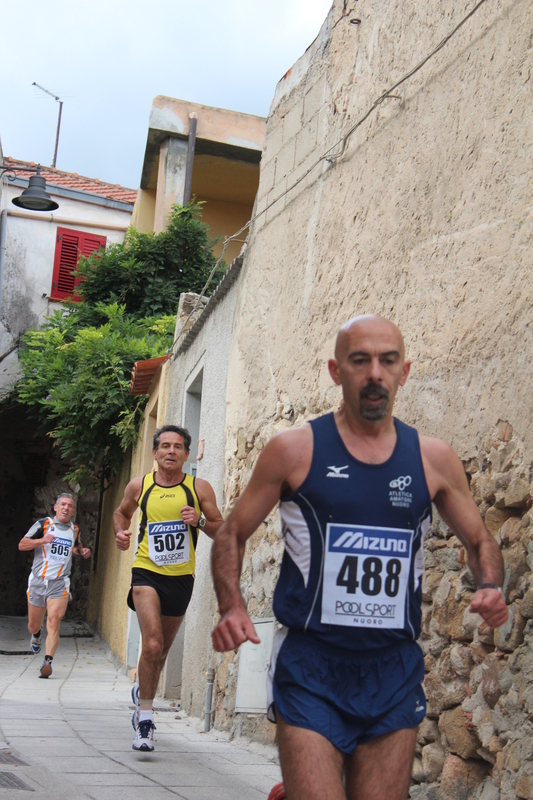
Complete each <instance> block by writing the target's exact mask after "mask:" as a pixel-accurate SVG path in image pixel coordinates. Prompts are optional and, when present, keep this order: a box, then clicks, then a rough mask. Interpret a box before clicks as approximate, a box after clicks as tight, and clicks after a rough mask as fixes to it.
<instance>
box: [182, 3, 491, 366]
mask: <svg viewBox="0 0 533 800" xmlns="http://www.w3.org/2000/svg"><path fill="white" fill-rule="evenodd" d="M486 1H487V0H479V2H478V3H476V5H475V6H474V7H473V8H472V9H471V10H470V11H469V12H468V14H467V15H466V16H465V17H463V19H462V20H461V21H460V22H459V23H458V24H457V25H456V26H455V27H454V28H453V29H452V30H451V31H450V32H449V33H448V34H447V35H446V36H445V37H444V39H441V41H440V42H439V43H438V44H437V45H436V46H435V47H434V48H433V50H431V51H430V52H429V53H428V54H427V55H426V56H425V57H424V58H423V59H422V60H421V61H419V62H418V64H417V65H416V66H414V67H413V68H412V69H410V70H409V72H406V74H405V75H404V76H403V77H402V78H400V80H399V81H396V83H394V84H393V85H392V86H390V87H389V88H388V89H386V91H384V92H383V94H381V95H380V96H379V97H378V98H376V100H374V102H373V103H372V105H371V106H370V107H369V108H368V109H367V111H366V112H365V113H364V114H363V115H362V116H361V117H359V119H358V120H357V122H355V123H354V124H353V125H352V127H351V128H350V129H349V130H348V131H347V132H346V133H345V134H344V135H343V136H342V138H341V139H339V140H338V141H337V142H335V144H333V145H332V146H331V147H329V148H328V149H327V150H326V152H325V153H323V154H322V155H321V156H320V157H319V158H317V160H316V161H315V162H314V163H313V164H311V166H310V167H309V169H307V170H306V171H305V172H304V174H303V175H301V176H300V177H299V178H298V180H296V181H295V182H294V183H293V184H291V185H290V186H289V187H288V188H287V189H285V190H284V191H283V192H282V193H281V194H280V195H278V197H276V198H275V199H274V200H272V201H271V202H270V203H269V204H268V205H267V206H265V208H263V209H262V210H261V211H259V212H258V213H257V214H255V215H254V216H253V217H252V218H251V219H250V220H248V222H246V223H245V224H244V225H243V226H242V228H240V229H239V230H238V231H237V232H236V233H234V234H233V235H232V236H228V237H226V239H225V240H224V246H223V248H222V252H221V253H220V255H219V257H218V258H217V260H216V263H215V266H214V267H213V269H212V270H211V272H210V274H209V277H208V279H207V281H206V283H205V286H204V288H203V289H202V292H201V294H200V295H199V296H198V299H197V301H196V303H195V305H194V308H193V309H192V311H191V312H190V314H189V315H188V316H187V318H186V319H185V321H184V322H183V324H182V325H181V327H180V330H179V331H178V333H177V334H176V337H175V338H174V341H173V342H172V346H171V347H170V348H169V349H168V351H167V353H168V355H170V356H171V357H172V356H173V355H174V347H175V345H176V342H177V341H178V340H179V339H180V337H181V335H182V334H183V332H184V331H185V329H186V326H187V323H188V322H189V320H190V319H191V317H192V316H193V315H194V314H195V313H196V311H197V309H198V307H199V305H200V303H201V301H202V299H203V298H204V297H205V293H206V291H207V289H208V287H209V284H210V283H211V281H212V279H213V276H214V274H215V272H216V271H217V269H218V266H219V264H220V262H221V261H222V259H223V257H224V253H225V252H226V249H227V247H228V245H229V243H230V242H233V241H235V240H236V239H237V237H238V236H240V235H241V233H243V232H244V231H245V230H246V229H247V228H249V227H250V225H252V224H253V223H254V222H255V221H256V220H257V219H259V217H262V216H263V214H266V212H267V211H268V210H269V209H270V208H272V206H274V205H275V204H276V203H278V202H279V201H280V200H281V199H282V198H283V197H285V195H287V194H289V192H292V190H293V189H295V188H296V187H297V186H298V185H299V184H300V183H301V182H302V181H303V180H305V178H307V176H308V175H309V174H310V173H311V172H313V170H314V169H316V167H318V165H319V164H321V163H322V161H326V162H329V163H332V162H333V161H336V160H337V159H339V158H342V156H343V155H344V153H345V151H346V145H347V144H348V140H349V139H350V137H351V136H352V134H353V133H354V132H355V131H356V130H357V129H358V128H359V127H360V126H361V125H362V124H363V122H365V120H367V119H368V117H369V116H370V115H371V114H372V113H373V112H374V111H375V110H376V109H377V108H378V106H380V105H381V103H382V102H383V101H384V100H386V99H387V98H388V97H390V96H391V94H392V92H394V91H395V90H396V89H397V88H398V87H399V86H401V85H402V83H405V82H406V81H407V80H409V78H412V77H413V75H416V73H417V72H419V71H420V70H421V69H422V67H423V66H424V65H425V64H427V62H428V61H429V60H430V59H431V58H433V56H434V55H436V54H437V53H438V52H439V50H442V48H443V47H444V46H445V45H446V44H447V43H448V42H449V41H450V39H452V37H453V36H455V34H456V33H457V32H458V31H459V29H460V28H462V27H463V25H464V24H465V23H466V22H468V20H469V19H470V18H471V17H473V16H474V14H475V13H476V11H478V9H479V8H481V6H482V5H483V4H484V3H486ZM338 148H340V149H338Z"/></svg>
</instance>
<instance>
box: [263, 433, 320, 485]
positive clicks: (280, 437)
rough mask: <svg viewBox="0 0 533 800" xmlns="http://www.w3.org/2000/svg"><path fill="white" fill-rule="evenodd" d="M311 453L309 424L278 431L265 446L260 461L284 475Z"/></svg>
mask: <svg viewBox="0 0 533 800" xmlns="http://www.w3.org/2000/svg"><path fill="white" fill-rule="evenodd" d="M312 451H313V431H312V429H311V426H310V425H309V423H305V424H304V425H299V426H298V427H295V428H287V429H286V430H284V431H280V432H279V433H277V434H275V436H273V437H272V439H270V441H269V442H268V443H267V444H266V445H265V447H264V448H263V450H262V452H261V454H260V461H261V462H262V463H263V464H264V465H265V466H274V465H276V466H277V467H279V468H280V469H281V470H282V471H283V472H284V473H285V474H289V473H290V472H292V471H293V470H294V469H295V468H297V467H298V466H299V465H300V464H301V462H302V461H304V460H305V459H306V458H307V457H308V456H309V454H312Z"/></svg>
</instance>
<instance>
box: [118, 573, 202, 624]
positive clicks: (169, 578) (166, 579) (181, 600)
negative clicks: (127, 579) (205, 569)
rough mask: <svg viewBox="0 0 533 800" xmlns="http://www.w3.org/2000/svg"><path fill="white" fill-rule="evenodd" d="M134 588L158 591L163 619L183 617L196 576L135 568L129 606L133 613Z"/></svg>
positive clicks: (132, 574)
mask: <svg viewBox="0 0 533 800" xmlns="http://www.w3.org/2000/svg"><path fill="white" fill-rule="evenodd" d="M134 586H151V587H152V588H153V589H155V590H156V592H157V594H158V596H159V600H160V602H161V615H162V616H163V617H182V616H183V615H184V614H185V612H186V611H187V606H188V605H189V603H190V600H191V595H192V590H193V588H194V576H193V575H161V574H160V573H159V572H153V571H152V570H151V569H142V567H134V568H133V569H132V571H131V589H130V591H129V594H128V606H129V607H130V608H131V609H132V610H133V611H135V606H134V604H133V596H132V595H133V591H132V590H133V587H134Z"/></svg>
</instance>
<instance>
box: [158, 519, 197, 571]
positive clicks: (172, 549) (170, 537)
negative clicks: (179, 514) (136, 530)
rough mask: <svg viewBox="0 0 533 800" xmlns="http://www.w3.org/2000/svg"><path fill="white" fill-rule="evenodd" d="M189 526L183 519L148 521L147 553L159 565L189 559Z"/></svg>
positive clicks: (182, 561) (162, 565)
mask: <svg viewBox="0 0 533 800" xmlns="http://www.w3.org/2000/svg"><path fill="white" fill-rule="evenodd" d="M189 540H190V537H189V527H188V525H187V523H185V522H183V520H169V521H168V522H149V523H148V555H149V557H150V560H151V561H153V562H154V564H157V565H158V566H159V567H165V566H168V565H170V564H185V563H186V562H187V561H188V560H189Z"/></svg>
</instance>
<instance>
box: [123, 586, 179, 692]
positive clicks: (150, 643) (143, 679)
mask: <svg viewBox="0 0 533 800" xmlns="http://www.w3.org/2000/svg"><path fill="white" fill-rule="evenodd" d="M133 603H134V605H135V611H136V612H137V618H138V620H139V627H140V629H141V636H142V650H141V657H140V659H139V668H138V673H139V699H140V701H141V708H142V703H143V701H147V700H153V698H154V697H155V693H156V690H157V684H158V683H159V676H160V675H161V670H162V669H163V666H164V664H165V661H166V658H167V655H168V651H169V650H170V647H171V645H172V642H173V641H174V639H175V637H176V634H177V632H178V630H179V627H180V625H181V623H182V622H183V617H164V616H161V603H160V601H159V595H158V594H157V592H156V590H155V589H154V588H153V587H152V586H134V587H133Z"/></svg>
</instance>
